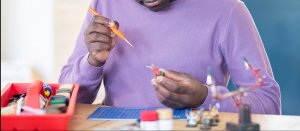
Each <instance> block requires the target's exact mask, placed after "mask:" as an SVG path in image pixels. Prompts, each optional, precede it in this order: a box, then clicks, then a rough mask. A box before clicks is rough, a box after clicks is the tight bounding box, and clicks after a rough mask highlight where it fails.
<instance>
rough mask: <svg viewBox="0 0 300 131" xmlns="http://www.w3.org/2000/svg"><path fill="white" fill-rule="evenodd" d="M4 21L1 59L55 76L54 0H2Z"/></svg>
mask: <svg viewBox="0 0 300 131" xmlns="http://www.w3.org/2000/svg"><path fill="white" fill-rule="evenodd" d="M1 22H2V24H1V35H2V36H1V38H2V39H1V47H2V48H1V63H2V61H9V62H14V63H17V64H19V65H22V66H23V67H28V68H31V69H34V70H36V71H37V72H38V73H39V74H40V75H41V76H43V79H44V80H45V81H51V80H53V79H52V78H53V72H54V65H53V63H54V57H53V53H54V46H53V27H54V26H53V1H52V0H1ZM1 76H2V74H1Z"/></svg>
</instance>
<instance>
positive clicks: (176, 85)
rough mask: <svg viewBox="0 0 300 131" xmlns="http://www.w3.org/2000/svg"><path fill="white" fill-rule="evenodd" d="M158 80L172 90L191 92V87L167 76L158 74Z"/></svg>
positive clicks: (179, 92)
mask: <svg viewBox="0 0 300 131" xmlns="http://www.w3.org/2000/svg"><path fill="white" fill-rule="evenodd" d="M157 82H158V83H159V84H161V85H162V86H163V87H165V88H166V89H167V90H169V91H170V92H175V93H178V94H187V93H190V92H189V87H188V86H184V85H182V84H181V83H180V82H177V81H174V80H171V79H169V78H167V77H163V76H158V77H157Z"/></svg>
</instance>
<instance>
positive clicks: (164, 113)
mask: <svg viewBox="0 0 300 131" xmlns="http://www.w3.org/2000/svg"><path fill="white" fill-rule="evenodd" d="M157 112H158V117H159V121H158V126H159V128H158V129H159V130H172V129H173V110H172V109H170V108H163V109H158V110H157Z"/></svg>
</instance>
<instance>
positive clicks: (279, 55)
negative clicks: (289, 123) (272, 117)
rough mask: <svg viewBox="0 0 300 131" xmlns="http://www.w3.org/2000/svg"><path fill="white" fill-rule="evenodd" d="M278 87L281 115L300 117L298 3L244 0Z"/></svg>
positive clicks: (295, 0) (298, 1) (294, 0)
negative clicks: (280, 98)
mask: <svg viewBox="0 0 300 131" xmlns="http://www.w3.org/2000/svg"><path fill="white" fill-rule="evenodd" d="M244 2H245V4H246V5H247V7H248V8H249V10H250V12H251V14H252V16H253V18H254V21H255V22H256V25H257V28H258V30H259V32H260V35H261V38H262V40H263V42H264V45H265V48H266V50H267V53H268V56H269V59H270V62H271V65H272V68H273V72H274V75H275V79H276V80H277V82H278V83H279V85H280V87H281V95H282V113H283V114H288V115H295V114H296V115H300V111H299V108H300V102H299V101H300V0H244Z"/></svg>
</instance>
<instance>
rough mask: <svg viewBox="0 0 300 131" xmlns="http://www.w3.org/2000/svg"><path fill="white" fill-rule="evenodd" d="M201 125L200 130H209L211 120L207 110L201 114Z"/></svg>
mask: <svg viewBox="0 0 300 131" xmlns="http://www.w3.org/2000/svg"><path fill="white" fill-rule="evenodd" d="M201 121H202V122H201V123H202V126H201V127H200V129H202V130H209V129H210V128H211V122H212V118H211V116H210V115H209V112H208V111H205V112H203V116H202V120H201Z"/></svg>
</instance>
